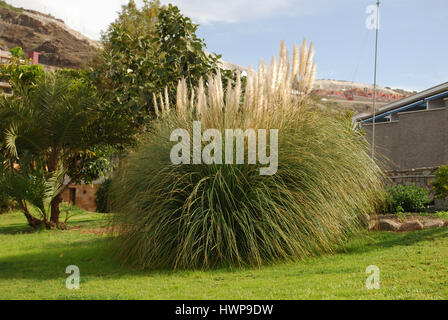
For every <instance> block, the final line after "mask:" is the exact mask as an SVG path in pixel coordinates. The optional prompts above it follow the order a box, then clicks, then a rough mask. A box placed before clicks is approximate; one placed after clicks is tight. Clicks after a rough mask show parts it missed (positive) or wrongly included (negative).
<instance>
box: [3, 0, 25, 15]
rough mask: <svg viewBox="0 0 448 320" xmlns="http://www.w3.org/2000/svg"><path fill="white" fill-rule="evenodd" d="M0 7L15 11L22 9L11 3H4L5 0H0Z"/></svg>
mask: <svg viewBox="0 0 448 320" xmlns="http://www.w3.org/2000/svg"><path fill="white" fill-rule="evenodd" d="M0 8H6V9H10V10H13V11H15V12H22V9H21V8H16V7H14V6H12V5H10V4H8V3H6V2H5V1H3V0H0Z"/></svg>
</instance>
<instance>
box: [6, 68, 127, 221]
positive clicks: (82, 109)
mask: <svg viewBox="0 0 448 320" xmlns="http://www.w3.org/2000/svg"><path fill="white" fill-rule="evenodd" d="M120 129H121V128H120V122H119V121H115V119H113V118H111V117H110V114H108V113H107V112H103V109H102V105H101V104H100V103H99V102H98V98H97V94H96V90H95V89H94V88H93V87H91V86H90V85H88V84H87V82H85V81H84V80H83V77H82V74H80V73H77V72H74V71H71V72H56V73H49V74H44V75H43V76H42V77H39V78H38V79H36V83H35V84H32V85H26V86H24V85H19V86H17V87H15V94H14V96H12V97H3V98H1V99H0V146H1V152H2V154H3V155H4V156H5V157H6V158H7V159H8V163H10V165H9V169H10V170H9V171H11V173H10V174H9V177H8V180H7V181H6V186H7V187H8V188H9V189H8V195H9V196H11V197H13V198H14V199H15V200H16V201H17V202H19V204H20V205H21V209H22V210H23V211H24V213H25V215H27V214H29V213H30V212H29V210H28V209H27V207H26V203H31V204H32V205H33V206H34V207H36V208H38V209H39V214H38V218H39V219H41V220H42V221H43V222H47V221H48V219H49V214H48V212H47V210H48V208H47V202H48V201H50V202H52V203H51V205H52V208H51V210H52V212H51V219H52V220H53V221H52V223H53V224H54V225H56V226H57V225H58V223H59V221H58V219H59V218H58V217H59V203H60V194H61V192H62V191H63V189H62V179H60V174H58V173H59V172H61V171H63V172H64V174H65V173H66V174H67V175H68V176H69V177H70V180H69V181H70V182H72V183H80V182H85V183H90V182H92V181H93V180H95V179H97V178H99V177H100V176H102V175H104V174H105V173H107V172H108V171H110V170H111V169H112V167H113V166H112V163H111V161H110V160H109V159H110V157H111V155H112V153H113V152H114V150H116V148H117V147H119V146H121V145H122V144H123V143H126V142H127V140H126V138H125V137H124V136H125V134H123V132H122V131H120ZM11 164H13V165H11ZM11 168H13V169H11ZM9 171H8V172H9ZM8 181H9V183H8ZM50 185H51V186H53V187H52V188H50V189H49V186H50ZM49 191H52V193H51V194H49V193H48V192H49ZM47 200H48V201H47ZM31 220H32V221H30V224H31V225H32V224H34V223H35V221H34V220H33V219H31ZM50 227H51V226H50Z"/></svg>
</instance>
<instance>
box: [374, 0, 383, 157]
mask: <svg viewBox="0 0 448 320" xmlns="http://www.w3.org/2000/svg"><path fill="white" fill-rule="evenodd" d="M380 4H381V3H380V1H379V0H377V2H376V7H377V9H376V42H375V75H374V82H373V123H372V159H375V122H376V119H375V118H376V71H377V65H378V34H379V29H380Z"/></svg>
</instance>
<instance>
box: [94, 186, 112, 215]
mask: <svg viewBox="0 0 448 320" xmlns="http://www.w3.org/2000/svg"><path fill="white" fill-rule="evenodd" d="M111 183H112V179H111V178H108V179H106V180H104V182H103V183H102V184H101V185H100V187H99V188H98V190H97V191H96V194H95V204H96V212H100V213H109V212H110V210H109V205H108V197H109V190H110V185H111Z"/></svg>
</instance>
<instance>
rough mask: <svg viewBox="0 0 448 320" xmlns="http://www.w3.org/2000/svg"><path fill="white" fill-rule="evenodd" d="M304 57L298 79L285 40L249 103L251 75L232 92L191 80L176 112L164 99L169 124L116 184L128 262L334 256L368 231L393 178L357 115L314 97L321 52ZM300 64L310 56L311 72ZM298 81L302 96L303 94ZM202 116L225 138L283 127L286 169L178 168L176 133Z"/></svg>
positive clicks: (217, 82)
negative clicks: (229, 132)
mask: <svg viewBox="0 0 448 320" xmlns="http://www.w3.org/2000/svg"><path fill="white" fill-rule="evenodd" d="M301 52H302V54H301V57H302V59H299V49H298V47H296V48H295V54H294V57H295V59H294V63H293V69H292V74H291V73H290V71H289V70H288V68H287V66H288V65H289V61H288V59H287V57H286V49H285V48H284V46H282V50H281V55H280V57H281V58H280V61H278V62H277V63H276V62H274V63H273V64H272V65H271V67H269V68H266V67H265V66H264V65H262V66H261V67H260V68H261V69H260V72H259V73H258V74H257V73H254V72H249V74H248V78H247V86H246V91H245V92H246V93H245V95H244V97H243V99H240V95H241V84H240V81H239V80H237V83H236V85H235V86H234V87H231V86H229V87H228V88H227V90H226V91H225V92H224V90H223V89H222V84H221V79H220V75H219V74H218V75H217V76H216V77H214V78H212V79H211V80H210V82H209V84H208V88H207V90H205V89H204V85H203V83H202V81H200V84H199V88H198V89H197V90H196V91H195V94H194V97H191V92H188V90H187V88H186V83H185V81H181V82H180V83H179V87H178V94H177V97H178V100H177V106H176V107H177V108H176V110H177V111H176V112H174V111H173V110H171V111H168V110H169V106H168V105H167V104H166V103H165V102H164V101H169V99H166V100H165V99H163V101H159V103H158V105H157V104H156V108H157V110H158V112H157V113H158V114H159V119H158V120H157V121H156V122H155V123H154V124H153V126H152V129H151V130H150V132H149V133H148V134H147V135H146V137H145V138H143V140H142V142H141V144H140V146H139V147H138V148H137V149H136V150H135V151H134V152H132V153H131V154H130V155H129V156H128V157H127V158H126V159H125V160H124V161H123V163H122V166H121V168H120V170H119V171H118V173H117V176H116V177H114V181H113V183H112V190H111V192H112V197H111V198H112V199H114V201H113V203H112V204H113V211H114V212H116V213H117V214H116V215H114V216H113V219H112V231H113V232H116V233H117V237H116V240H115V241H116V242H115V246H113V247H114V248H115V250H116V252H117V253H118V255H119V257H120V258H121V259H122V260H123V261H124V262H127V263H130V264H133V265H136V266H139V267H142V268H172V269H192V268H213V267H220V266H245V265H250V266H260V265H262V264H265V263H270V262H277V261H285V260H296V259H300V258H304V257H309V256H313V255H317V254H320V253H324V252H332V251H333V250H334V249H336V248H338V247H339V246H340V245H343V244H344V243H345V241H346V240H347V239H348V237H349V236H350V235H351V234H353V233H354V232H356V231H358V230H359V228H360V226H361V224H362V222H363V220H364V218H366V215H369V214H372V213H373V211H374V205H375V204H376V203H377V198H378V194H379V193H380V192H381V191H382V190H383V189H382V188H383V184H382V181H383V180H382V179H383V176H382V173H381V170H380V169H379V168H378V166H377V165H376V164H375V163H374V162H373V161H372V160H371V158H370V157H369V155H368V147H367V145H366V141H365V140H364V138H363V136H362V135H360V134H359V133H357V132H356V131H354V130H353V129H352V125H351V121H346V120H342V119H340V118H338V117H334V115H333V114H331V113H326V112H322V111H319V109H318V108H316V107H315V106H313V105H308V104H307V100H306V98H305V97H306V95H305V94H303V93H307V92H309V91H310V88H311V85H312V81H311V80H312V75H313V72H312V70H313V69H314V68H313V67H312V64H311V63H310V61H311V56H312V50H310V51H308V50H307V47H306V45H304V46H302V51H301ZM299 60H301V61H308V63H307V64H306V65H302V66H301V67H299V66H298V65H297V64H298V61H299ZM299 78H300V81H299V83H297V82H298V79H299ZM293 79H294V80H293ZM293 86H294V87H296V88H299V90H300V91H301V92H302V94H300V95H294V94H293V92H292V90H291V89H290V88H292V87H293ZM206 91H207V92H208V93H207V95H206V94H205V92H206ZM187 97H188V98H187ZM191 101H192V102H191ZM240 101H243V103H242V104H241V103H240ZM158 106H161V109H162V110H159V108H158ZM193 121H200V122H201V124H202V128H203V130H205V129H208V128H214V129H217V130H218V131H219V132H221V134H223V133H224V131H225V129H237V128H240V129H242V130H243V131H244V130H247V129H249V128H252V129H255V130H258V129H267V130H268V132H269V129H278V130H279V141H278V145H279V149H278V156H279V159H278V160H279V169H278V172H277V173H276V174H275V175H272V176H261V175H260V172H259V169H260V165H255V164H248V163H247V161H245V163H244V164H235V163H233V164H227V165H226V164H216V163H215V164H212V165H205V164H196V165H174V164H172V163H171V161H170V152H171V148H172V147H173V145H174V143H172V142H170V135H171V133H172V132H173V130H175V129H178V128H183V129H186V130H187V131H188V132H189V133H190V136H191V134H192V131H193V128H192V127H193ZM268 141H269V138H268Z"/></svg>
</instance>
